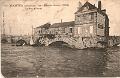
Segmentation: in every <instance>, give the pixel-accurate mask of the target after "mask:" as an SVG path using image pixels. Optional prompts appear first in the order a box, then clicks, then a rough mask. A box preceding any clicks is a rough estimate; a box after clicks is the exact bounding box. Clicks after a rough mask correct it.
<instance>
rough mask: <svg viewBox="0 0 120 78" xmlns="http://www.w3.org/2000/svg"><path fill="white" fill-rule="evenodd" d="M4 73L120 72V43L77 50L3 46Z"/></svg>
mask: <svg viewBox="0 0 120 78" xmlns="http://www.w3.org/2000/svg"><path fill="white" fill-rule="evenodd" d="M1 69H2V74H3V76H5V77H8V78H9V77H36V76H39V77H106V76H111V77H116V76H120V47H114V48H109V49H107V50H104V49H101V50H92V49H91V50H90V49H89V50H88V49H86V50H77V49H70V48H67V47H55V46H48V47H46V46H43V47H32V46H19V47H17V46H12V45H11V44H2V46H1Z"/></svg>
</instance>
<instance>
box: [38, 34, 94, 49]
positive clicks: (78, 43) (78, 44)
mask: <svg viewBox="0 0 120 78" xmlns="http://www.w3.org/2000/svg"><path fill="white" fill-rule="evenodd" d="M57 41H62V42H65V43H67V44H68V45H69V46H70V47H71V48H78V49H83V48H88V47H95V46H96V40H95V38H94V37H86V38H82V37H68V36H66V37H65V36H61V37H56V38H54V39H48V38H44V39H40V40H39V42H40V43H41V44H45V46H49V45H50V44H51V43H53V42H57Z"/></svg>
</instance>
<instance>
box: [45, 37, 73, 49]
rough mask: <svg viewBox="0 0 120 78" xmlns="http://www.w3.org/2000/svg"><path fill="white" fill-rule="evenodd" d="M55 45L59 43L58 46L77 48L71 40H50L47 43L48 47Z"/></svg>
mask: <svg viewBox="0 0 120 78" xmlns="http://www.w3.org/2000/svg"><path fill="white" fill-rule="evenodd" d="M54 43H57V44H58V45H65V46H68V47H75V46H74V45H73V43H72V41H71V40H70V39H69V38H56V39H51V40H50V39H49V40H48V41H47V44H46V46H49V45H52V44H54Z"/></svg>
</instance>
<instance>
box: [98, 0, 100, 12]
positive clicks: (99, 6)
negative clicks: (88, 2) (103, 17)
mask: <svg viewBox="0 0 120 78" xmlns="http://www.w3.org/2000/svg"><path fill="white" fill-rule="evenodd" d="M98 9H99V10H101V1H98Z"/></svg>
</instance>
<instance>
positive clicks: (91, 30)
mask: <svg viewBox="0 0 120 78" xmlns="http://www.w3.org/2000/svg"><path fill="white" fill-rule="evenodd" d="M90 33H91V34H92V33H93V26H90Z"/></svg>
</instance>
